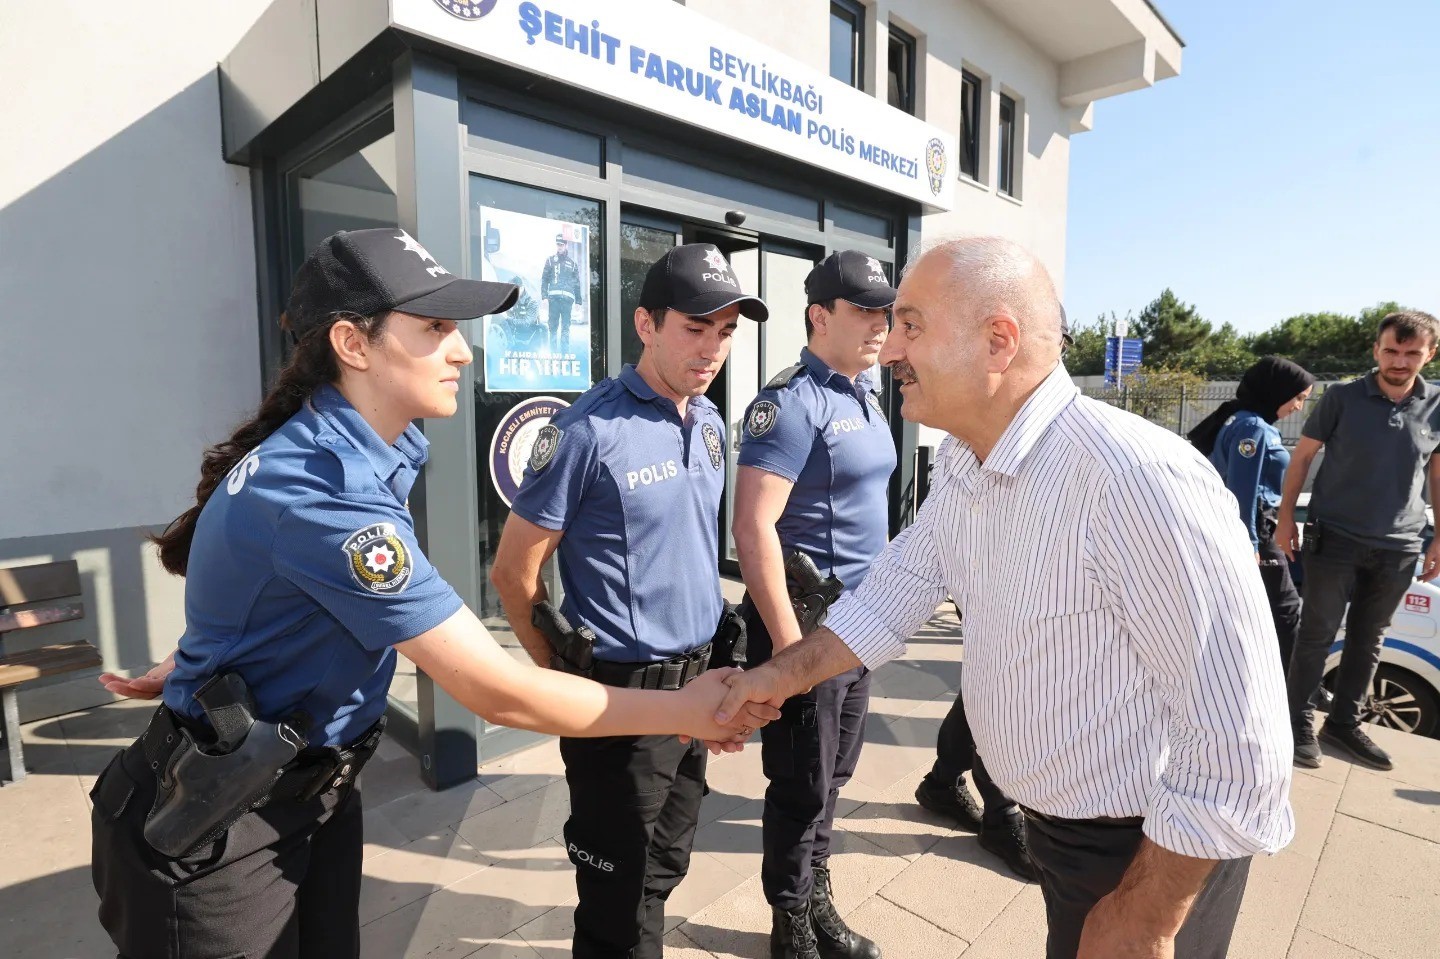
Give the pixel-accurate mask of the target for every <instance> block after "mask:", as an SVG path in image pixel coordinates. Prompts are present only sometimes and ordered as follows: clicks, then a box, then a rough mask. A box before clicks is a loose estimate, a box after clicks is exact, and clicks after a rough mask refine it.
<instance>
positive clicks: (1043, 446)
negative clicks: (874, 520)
mask: <svg viewBox="0 0 1440 959" xmlns="http://www.w3.org/2000/svg"><path fill="white" fill-rule="evenodd" d="M947 591H948V592H949V593H950V595H952V596H954V598H955V600H956V601H957V603H958V604H959V607H960V609H961V610H962V611H963V612H964V615H965V669H964V673H963V688H964V697H965V710H966V714H967V716H968V718H969V720H970V726H971V729H972V730H973V731H974V735H975V742H976V748H977V749H978V751H979V752H980V754H981V755H982V756H983V757H984V759H985V767H986V769H988V770H989V771H990V773H991V775H992V776H993V777H994V779H995V781H996V783H998V784H999V786H1000V788H1001V789H1003V790H1004V791H1005V793H1006V794H1007V795H1008V796H1010V797H1011V798H1013V799H1014V800H1015V801H1016V802H1019V803H1020V804H1021V805H1024V806H1028V807H1030V808H1031V809H1034V810H1036V811H1038V812H1041V813H1045V814H1047V815H1051V816H1059V817H1063V818H1067V819H1091V818H1094V817H1097V816H1112V817H1130V816H1143V817H1144V818H1145V826H1144V829H1145V833H1146V835H1147V836H1149V837H1150V839H1151V840H1153V841H1154V842H1155V843H1156V844H1158V845H1160V846H1163V847H1165V848H1166V849H1169V850H1172V851H1174V852H1178V853H1181V854H1184V855H1187V856H1194V857H1197V858H1206V859H1233V858H1238V857H1241V856H1248V855H1252V854H1254V853H1258V852H1275V851H1276V850H1279V849H1280V848H1281V847H1283V846H1284V845H1285V844H1286V843H1288V842H1289V841H1290V839H1291V837H1292V836H1293V835H1294V832H1295V825H1294V818H1293V816H1292V814H1291V810H1290V803H1289V800H1288V796H1289V790H1290V774H1291V751H1292V734H1291V731H1290V724H1289V718H1288V717H1289V712H1288V709H1287V707H1286V699H1285V681H1284V676H1283V674H1282V671H1281V667H1280V657H1279V654H1278V652H1277V649H1278V645H1277V642H1276V638H1275V627H1274V623H1273V621H1272V619H1271V616H1270V610H1269V606H1268V604H1267V601H1266V598H1265V589H1264V585H1263V583H1262V581H1261V579H1260V575H1259V572H1258V568H1257V566H1256V564H1255V553H1254V550H1253V549H1252V548H1251V545H1250V541H1249V538H1248V537H1247V536H1246V533H1245V528H1244V527H1243V526H1242V525H1241V523H1240V521H1239V518H1238V513H1237V512H1236V510H1235V498H1234V497H1233V496H1232V495H1231V494H1230V492H1229V491H1228V490H1226V488H1225V486H1224V484H1223V483H1221V481H1220V477H1219V476H1218V475H1217V474H1216V472H1215V470H1214V468H1213V467H1212V466H1211V465H1210V464H1209V463H1208V462H1206V461H1205V459H1204V458H1203V457H1201V456H1200V454H1199V453H1198V452H1196V451H1195V449H1194V448H1193V447H1191V446H1190V444H1188V443H1186V442H1185V441H1184V440H1182V439H1180V438H1179V437H1177V436H1175V435H1174V434H1171V433H1169V432H1167V431H1165V430H1163V429H1161V428H1160V427H1157V426H1154V425H1152V424H1150V423H1148V422H1146V421H1145V420H1143V419H1141V418H1139V417H1137V416H1133V415H1131V414H1129V413H1126V412H1123V411H1121V410H1117V409H1114V408H1113V407H1110V406H1108V405H1106V404H1104V403H1100V402H1097V401H1094V400H1090V399H1088V398H1086V397H1082V396H1079V395H1078V391H1077V390H1076V389H1075V386H1074V384H1073V383H1072V382H1071V381H1070V377H1069V375H1068V374H1067V373H1066V372H1065V369H1064V367H1063V366H1061V367H1057V368H1056V370H1055V372H1054V373H1052V374H1051V375H1050V376H1049V377H1048V378H1047V379H1046V380H1045V382H1044V383H1043V384H1041V386H1040V387H1039V388H1038V389H1036V391H1035V392H1034V393H1033V394H1032V395H1031V396H1030V398H1029V399H1028V400H1027V401H1026V402H1025V404H1024V406H1023V407H1022V408H1021V410H1020V412H1019V413H1018V414H1017V415H1016V417H1015V419H1014V421H1013V422H1011V423H1010V425H1009V427H1008V428H1007V429H1006V430H1005V432H1004V434H1003V435H1002V436H1001V437H1000V440H999V442H998V443H996V445H995V448H994V450H992V451H991V453H990V456H989V457H988V458H987V459H986V460H985V462H984V463H983V464H982V463H981V462H980V461H979V460H978V459H977V458H976V456H975V454H974V453H973V452H972V451H971V450H970V447H969V446H968V445H967V444H965V443H962V442H960V441H958V440H955V439H953V438H951V439H947V440H946V441H945V443H944V444H942V446H941V448H940V453H939V456H938V458H937V462H936V465H935V473H934V479H933V481H932V484H931V487H930V493H929V496H928V497H927V498H926V500H925V504H924V506H922V507H921V509H920V512H919V515H918V516H917V517H916V520H915V522H914V523H913V524H912V525H911V526H909V527H908V528H906V529H905V530H904V531H903V532H902V533H901V534H900V535H899V536H897V537H896V538H895V540H894V541H893V542H892V543H891V544H890V545H889V547H888V548H887V549H886V550H885V552H884V553H882V554H881V555H880V557H879V559H877V560H876V561H875V563H874V565H873V566H871V568H870V572H869V574H868V575H867V576H866V577H865V580H864V582H863V583H861V585H860V587H859V588H858V589H857V590H855V591H854V592H853V593H852V594H851V595H850V596H848V597H846V598H844V599H842V600H840V601H839V602H838V603H836V605H835V606H834V608H833V609H832V610H831V611H830V615H829V618H828V621H827V623H826V625H827V626H829V627H830V629H832V630H834V631H835V632H836V633H837V634H839V636H840V637H841V638H842V639H844V640H845V642H846V644H847V645H849V646H850V648H851V649H852V650H853V651H854V652H855V654H856V655H857V656H858V657H859V658H860V659H861V660H862V661H864V663H865V664H866V665H867V666H870V667H872V668H873V667H875V666H878V665H880V664H881V663H884V662H887V661H889V660H891V659H894V658H895V657H896V656H899V655H900V654H901V653H902V652H904V649H905V642H906V639H907V638H908V637H910V636H911V635H912V634H913V633H914V632H915V631H916V630H917V629H918V628H919V627H920V626H921V624H922V623H924V622H925V621H926V620H927V619H928V618H929V617H930V616H931V615H932V614H933V612H934V610H935V607H936V606H937V605H939V604H940V603H941V602H942V601H943V600H944V599H945V595H946V593H947Z"/></svg>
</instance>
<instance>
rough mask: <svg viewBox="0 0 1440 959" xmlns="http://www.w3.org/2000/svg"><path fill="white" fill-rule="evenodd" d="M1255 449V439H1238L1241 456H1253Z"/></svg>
mask: <svg viewBox="0 0 1440 959" xmlns="http://www.w3.org/2000/svg"><path fill="white" fill-rule="evenodd" d="M1256 449H1257V447H1256V445H1255V441H1254V440H1252V439H1248V438H1247V439H1243V440H1241V441H1240V455H1241V456H1254V455H1255V450H1256Z"/></svg>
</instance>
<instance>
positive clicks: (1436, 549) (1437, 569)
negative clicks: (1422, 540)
mask: <svg viewBox="0 0 1440 959" xmlns="http://www.w3.org/2000/svg"><path fill="white" fill-rule="evenodd" d="M1436 576H1440V537H1436V538H1435V539H1433V540H1431V541H1430V548H1429V549H1427V550H1426V551H1425V562H1424V564H1423V565H1422V566H1421V567H1420V581H1421V582H1422V583H1428V582H1430V581H1431V580H1432V579H1434V578H1435V577H1436Z"/></svg>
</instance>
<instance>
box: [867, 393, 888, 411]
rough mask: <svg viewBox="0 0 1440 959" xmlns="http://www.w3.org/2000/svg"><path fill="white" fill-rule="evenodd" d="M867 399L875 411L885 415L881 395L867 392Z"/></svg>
mask: <svg viewBox="0 0 1440 959" xmlns="http://www.w3.org/2000/svg"><path fill="white" fill-rule="evenodd" d="M865 399H867V400H869V401H870V405H871V406H872V407H874V408H875V412H877V413H879V414H880V415H881V416H884V415H885V409H884V407H882V406H881V405H880V397H878V396H876V395H875V394H874V393H866V394H865Z"/></svg>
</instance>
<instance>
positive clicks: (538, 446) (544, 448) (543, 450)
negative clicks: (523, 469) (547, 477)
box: [530, 423, 564, 473]
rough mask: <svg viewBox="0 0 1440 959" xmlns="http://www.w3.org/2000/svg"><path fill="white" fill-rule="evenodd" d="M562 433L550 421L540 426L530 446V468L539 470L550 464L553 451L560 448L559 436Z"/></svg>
mask: <svg viewBox="0 0 1440 959" xmlns="http://www.w3.org/2000/svg"><path fill="white" fill-rule="evenodd" d="M563 435H564V434H563V433H562V432H561V430H560V427H558V426H555V425H554V424H552V423H546V424H545V425H544V426H542V427H540V432H539V433H537V434H535V445H534V446H532V447H530V468H531V469H532V470H534V471H535V472H537V473H538V472H540V471H541V470H543V469H544V468H545V467H547V466H549V465H550V461H551V460H553V459H554V458H555V451H556V450H558V449H559V448H560V437H561V436H563Z"/></svg>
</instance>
